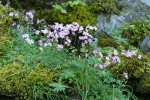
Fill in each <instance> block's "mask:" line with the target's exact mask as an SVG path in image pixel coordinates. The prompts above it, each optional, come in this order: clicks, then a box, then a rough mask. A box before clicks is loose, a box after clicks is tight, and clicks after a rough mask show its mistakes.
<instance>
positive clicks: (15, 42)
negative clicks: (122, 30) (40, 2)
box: [0, 0, 150, 100]
mask: <svg viewBox="0 0 150 100" xmlns="http://www.w3.org/2000/svg"><path fill="white" fill-rule="evenodd" d="M99 2H100V1H99ZM111 2H113V0H112V1H111ZM96 3H97V2H96ZM102 4H104V2H102ZM112 4H113V6H115V5H114V4H115V3H112ZM0 6H1V8H3V9H4V11H5V13H4V11H3V10H0V14H1V15H0V21H1V22H3V21H4V20H8V19H11V21H10V23H7V22H6V21H5V22H3V23H0V24H1V25H2V28H1V30H0V33H1V32H2V33H3V34H1V35H0V98H4V99H8V98H10V99H12V100H13V99H17V100H18V99H19V100H72V99H76V100H111V99H113V100H132V99H133V100H137V97H136V96H135V95H134V94H133V91H136V92H138V93H140V94H144V95H147V94H148V93H149V91H150V84H149V81H150V79H149V75H150V71H149V68H150V65H149V63H150V59H149V57H148V56H147V55H143V54H142V52H141V51H140V50H139V49H137V48H135V47H132V46H129V45H130V44H128V42H127V39H125V38H123V37H122V35H121V34H119V33H116V35H114V37H109V36H108V39H107V36H104V37H103V36H100V37H99V39H98V46H99V47H96V48H95V45H94V46H93V45H92V44H91V42H93V39H94V36H95V33H96V30H97V28H96V26H94V25H95V22H96V21H95V20H92V19H94V18H96V16H95V15H96V14H93V12H89V11H91V9H90V8H89V7H88V6H89V5H85V3H84V2H83V1H78V0H77V1H76V2H73V1H72V2H66V3H64V4H61V5H54V9H53V10H52V11H50V12H51V13H52V16H51V17H50V19H43V18H42V16H40V17H39V18H40V19H38V17H36V14H37V15H38V14H40V13H38V11H37V13H36V11H34V13H33V11H24V12H21V11H20V12H19V11H18V12H17V11H16V10H14V9H13V8H10V7H9V6H5V5H1V4H0ZM60 7H62V8H60ZM85 7H87V8H89V10H88V9H86V10H85ZM8 8H9V9H11V10H7V9H8ZM104 10H105V9H104ZM104 10H103V11H102V12H105V11H104ZM72 11H73V12H72ZM80 11H82V12H86V13H83V15H82V14H81V15H80ZM115 11H116V7H115V10H114V13H115ZM48 12H49V11H48ZM108 12H109V11H108ZM108 12H107V13H108ZM56 13H58V14H59V15H61V17H62V18H65V20H66V19H68V20H69V21H68V20H66V21H65V20H64V19H61V18H60V17H58V16H57V14H56ZM62 13H64V14H65V15H64V16H63V14H62ZM74 13H76V14H74ZM2 14H4V15H2ZM45 14H46V13H45ZM70 14H71V16H72V15H74V16H73V17H71V16H69V15H70ZM86 14H88V16H89V17H88V18H89V19H86V18H84V19H82V18H83V17H85V15H86ZM48 15H49V14H48ZM93 15H94V17H93ZM4 16H7V17H4ZM49 16H50V15H49ZM68 16H69V17H68ZM16 17H17V19H14V18H16ZM90 18H92V19H90ZM1 19H2V20H1ZM59 20H60V21H59ZM50 21H51V22H50ZM55 21H56V22H55ZM54 22H55V23H54ZM93 22H94V23H93ZM7 24H8V25H7ZM91 25H93V26H91ZM4 31H5V32H4ZM4 33H5V34H4ZM118 34H119V35H118ZM107 42H111V43H113V44H111V45H109V43H107Z"/></svg>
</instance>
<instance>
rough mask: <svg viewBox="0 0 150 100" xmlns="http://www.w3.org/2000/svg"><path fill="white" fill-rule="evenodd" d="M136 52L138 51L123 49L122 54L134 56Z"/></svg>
mask: <svg viewBox="0 0 150 100" xmlns="http://www.w3.org/2000/svg"><path fill="white" fill-rule="evenodd" d="M136 52H137V51H129V50H128V51H125V50H122V53H121V54H122V55H124V56H126V57H132V56H133V55H136Z"/></svg>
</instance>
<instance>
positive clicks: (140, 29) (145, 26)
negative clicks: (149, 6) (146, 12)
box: [122, 19, 150, 47]
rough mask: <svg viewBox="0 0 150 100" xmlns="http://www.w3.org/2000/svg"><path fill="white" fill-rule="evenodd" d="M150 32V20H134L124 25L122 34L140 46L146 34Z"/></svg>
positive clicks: (130, 41)
mask: <svg viewBox="0 0 150 100" xmlns="http://www.w3.org/2000/svg"><path fill="white" fill-rule="evenodd" d="M149 34H150V21H149V20H148V19H147V20H133V21H131V22H130V23H128V24H126V26H124V28H123V31H122V36H123V37H125V38H127V39H128V40H129V43H130V44H131V45H133V46H135V47H139V45H140V43H141V42H142V40H143V39H144V38H145V36H147V35H149Z"/></svg>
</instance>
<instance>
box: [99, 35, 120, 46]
mask: <svg viewBox="0 0 150 100" xmlns="http://www.w3.org/2000/svg"><path fill="white" fill-rule="evenodd" d="M117 45H118V44H117V42H116V40H115V39H113V38H112V37H110V36H108V35H107V34H102V35H100V36H99V37H98V46H99V47H114V48H116V47H117Z"/></svg>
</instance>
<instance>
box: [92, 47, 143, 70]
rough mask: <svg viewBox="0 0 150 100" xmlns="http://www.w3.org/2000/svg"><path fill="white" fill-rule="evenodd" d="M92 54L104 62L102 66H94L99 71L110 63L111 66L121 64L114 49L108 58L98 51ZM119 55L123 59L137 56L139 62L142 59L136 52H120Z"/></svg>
mask: <svg viewBox="0 0 150 100" xmlns="http://www.w3.org/2000/svg"><path fill="white" fill-rule="evenodd" d="M93 54H94V56H97V57H99V58H101V59H102V60H104V63H103V64H96V66H98V67H99V68H101V69H103V68H105V67H107V66H109V65H110V64H111V63H112V64H116V63H121V58H120V57H119V56H118V51H117V50H116V49H114V52H113V53H112V54H109V55H108V56H103V54H102V53H101V52H99V51H94V52H93ZM121 55H123V56H125V57H132V56H137V58H138V59H139V60H140V59H142V55H141V54H139V55H138V54H137V51H129V50H127V51H125V50H122V52H121Z"/></svg>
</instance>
